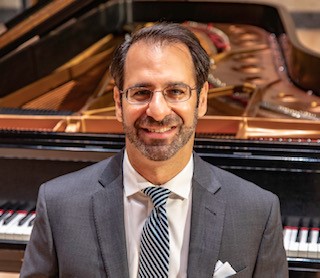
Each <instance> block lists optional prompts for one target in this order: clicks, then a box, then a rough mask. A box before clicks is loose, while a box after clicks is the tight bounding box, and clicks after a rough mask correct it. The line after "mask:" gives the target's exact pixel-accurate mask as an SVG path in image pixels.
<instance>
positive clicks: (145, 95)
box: [120, 84, 196, 105]
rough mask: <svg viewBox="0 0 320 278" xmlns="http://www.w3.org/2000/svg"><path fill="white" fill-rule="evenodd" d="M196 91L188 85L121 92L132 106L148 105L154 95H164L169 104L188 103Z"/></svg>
mask: <svg viewBox="0 0 320 278" xmlns="http://www.w3.org/2000/svg"><path fill="white" fill-rule="evenodd" d="M194 90H196V87H195V88H191V87H190V86H189V85H187V84H174V85H170V86H168V87H166V88H164V89H163V90H158V91H153V90H151V89H149V88H148V87H131V88H128V89H126V90H124V91H120V92H121V93H122V94H124V95H125V98H126V99H127V101H128V102H129V103H131V104H138V105H139V104H140V105H142V104H146V103H149V102H150V101H151V99H152V96H153V94H154V93H156V92H159V93H162V95H163V96H164V98H165V100H166V101H167V102H169V103H179V102H183V101H187V100H188V99H190V97H191V92H192V91H194Z"/></svg>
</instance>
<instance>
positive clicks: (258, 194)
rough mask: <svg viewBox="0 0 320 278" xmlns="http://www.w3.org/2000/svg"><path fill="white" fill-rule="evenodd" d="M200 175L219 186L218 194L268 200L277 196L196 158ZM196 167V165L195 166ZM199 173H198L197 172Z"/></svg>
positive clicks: (213, 184)
mask: <svg viewBox="0 0 320 278" xmlns="http://www.w3.org/2000/svg"><path fill="white" fill-rule="evenodd" d="M198 163H199V164H200V165H198V167H199V168H200V170H199V171H200V173H202V174H201V175H200V176H201V177H202V178H204V179H207V180H208V179H209V180H210V183H211V185H212V186H216V187H219V191H221V192H219V193H220V194H223V195H225V196H227V197H228V198H231V197H234V198H245V199H250V198H251V199H257V198H259V199H260V200H262V199H265V200H266V201H270V199H272V200H274V199H275V198H277V197H276V196H275V194H274V193H272V192H270V191H269V190H266V189H264V188H262V187H261V186H259V184H256V183H254V182H252V181H250V180H247V179H245V178H243V177H240V176H238V175H236V174H234V173H232V172H230V171H228V170H226V169H222V168H220V167H217V166H215V165H212V164H210V163H208V162H206V161H204V160H202V159H200V160H198ZM196 167H197V166H196ZM198 175H199V173H198Z"/></svg>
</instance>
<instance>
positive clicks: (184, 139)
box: [123, 108, 198, 161]
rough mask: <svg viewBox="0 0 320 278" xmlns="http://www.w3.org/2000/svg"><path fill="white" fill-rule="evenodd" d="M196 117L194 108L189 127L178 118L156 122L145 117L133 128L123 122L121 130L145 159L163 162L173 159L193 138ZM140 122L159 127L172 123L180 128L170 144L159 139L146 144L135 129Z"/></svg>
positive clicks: (167, 118)
mask: <svg viewBox="0 0 320 278" xmlns="http://www.w3.org/2000/svg"><path fill="white" fill-rule="evenodd" d="M197 115H198V109H197V108H196V109H195V111H194V117H193V124H192V126H190V127H187V126H185V125H183V121H182V119H181V118H180V117H178V116H174V118H173V116H167V117H165V118H164V119H163V120H162V121H161V122H156V121H155V120H154V119H152V118H151V117H146V118H145V119H140V118H139V119H138V120H137V121H136V122H135V124H134V127H128V126H127V125H126V124H125V122H123V129H124V132H125V134H126V137H127V138H128V139H129V141H130V142H131V143H132V144H133V145H134V146H135V147H136V148H137V149H138V150H139V151H140V152H141V153H142V154H143V155H144V156H145V157H146V158H148V159H149V160H153V161H165V160H168V159H170V158H171V157H173V156H174V155H175V154H176V153H177V152H178V151H179V150H180V149H181V148H182V147H183V146H185V145H186V144H187V143H188V141H189V140H190V139H191V138H192V137H193V135H194V132H195V129H196V126H197V122H198V116H197ZM141 122H144V123H152V124H153V125H155V123H157V125H158V126H159V127H161V126H164V125H167V124H169V123H171V122H174V123H175V125H177V126H178V125H179V126H180V129H179V131H178V133H177V134H176V135H175V137H174V138H173V140H172V142H171V143H170V144H168V143H167V142H165V141H164V140H160V139H155V140H152V141H151V142H148V143H146V142H144V141H143V139H141V138H140V136H139V128H137V127H138V126H140V123H141Z"/></svg>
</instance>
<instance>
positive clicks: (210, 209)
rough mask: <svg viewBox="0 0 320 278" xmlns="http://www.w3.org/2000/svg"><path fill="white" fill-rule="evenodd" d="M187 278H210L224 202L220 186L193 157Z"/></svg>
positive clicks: (223, 211)
mask: <svg viewBox="0 0 320 278" xmlns="http://www.w3.org/2000/svg"><path fill="white" fill-rule="evenodd" d="M192 186H193V195H192V214H191V231H190V244H189V258H188V277H212V275H213V273H214V267H215V264H216V261H217V260H218V256H219V249H220V245H221V238H222V231H223V224H224V216H225V201H224V200H222V199H221V198H220V197H219V195H220V194H219V189H220V187H221V185H220V184H219V182H218V181H217V180H216V178H215V177H214V176H213V174H212V169H210V168H209V167H208V166H207V164H206V163H203V161H201V160H200V159H199V158H198V156H197V155H195V171H194V178H193V185H192Z"/></svg>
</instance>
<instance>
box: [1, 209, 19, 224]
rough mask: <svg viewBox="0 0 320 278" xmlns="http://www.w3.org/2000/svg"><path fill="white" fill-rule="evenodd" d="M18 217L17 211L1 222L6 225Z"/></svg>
mask: <svg viewBox="0 0 320 278" xmlns="http://www.w3.org/2000/svg"><path fill="white" fill-rule="evenodd" d="M17 216H18V213H17V211H15V212H14V213H12V214H11V215H9V216H8V217H7V218H6V219H4V220H3V225H8V224H9V223H10V222H11V221H12V220H13V219H15V218H16V217H17Z"/></svg>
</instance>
